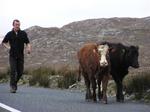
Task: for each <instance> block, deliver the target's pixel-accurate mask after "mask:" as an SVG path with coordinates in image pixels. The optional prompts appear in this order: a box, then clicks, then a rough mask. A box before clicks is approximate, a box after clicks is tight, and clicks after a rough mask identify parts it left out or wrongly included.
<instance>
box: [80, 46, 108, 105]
mask: <svg viewBox="0 0 150 112" xmlns="http://www.w3.org/2000/svg"><path fill="white" fill-rule="evenodd" d="M108 51H109V47H108V45H97V44H96V43H88V44H85V45H84V46H83V47H82V48H81V49H80V50H79V51H78V60H79V78H80V76H81V75H80V74H81V73H82V75H83V77H84V80H85V85H86V96H85V99H86V100H90V99H93V101H96V100H97V99H96V85H97V84H98V97H99V100H101V98H102V99H103V101H104V103H107V95H106V90H107V83H108V78H109V71H110V63H109V55H108ZM96 81H97V83H96ZM101 82H102V87H103V90H102V93H101V88H100V87H101ZM90 85H92V89H93V94H92V95H91V90H90Z"/></svg>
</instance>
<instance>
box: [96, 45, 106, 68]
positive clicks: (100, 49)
mask: <svg viewBox="0 0 150 112" xmlns="http://www.w3.org/2000/svg"><path fill="white" fill-rule="evenodd" d="M108 50H109V47H108V45H99V46H98V53H99V55H100V66H101V67H106V66H108V61H107V58H106V57H107V53H108Z"/></svg>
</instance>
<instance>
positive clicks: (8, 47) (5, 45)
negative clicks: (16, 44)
mask: <svg viewBox="0 0 150 112" xmlns="http://www.w3.org/2000/svg"><path fill="white" fill-rule="evenodd" d="M2 46H4V47H5V48H7V49H8V50H10V45H9V43H4V42H2Z"/></svg>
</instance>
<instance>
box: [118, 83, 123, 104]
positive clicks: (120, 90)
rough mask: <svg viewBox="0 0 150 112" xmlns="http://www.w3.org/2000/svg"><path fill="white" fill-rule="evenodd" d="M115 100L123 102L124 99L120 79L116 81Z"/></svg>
mask: <svg viewBox="0 0 150 112" xmlns="http://www.w3.org/2000/svg"><path fill="white" fill-rule="evenodd" d="M116 97H117V102H123V101H124V95H123V85H122V81H119V82H117V95H116Z"/></svg>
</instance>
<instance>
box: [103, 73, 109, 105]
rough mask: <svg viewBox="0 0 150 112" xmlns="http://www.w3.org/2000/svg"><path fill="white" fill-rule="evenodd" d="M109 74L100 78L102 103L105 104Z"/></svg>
mask: <svg viewBox="0 0 150 112" xmlns="http://www.w3.org/2000/svg"><path fill="white" fill-rule="evenodd" d="M108 80H109V75H108V74H106V75H104V77H103V80H102V88H103V89H102V90H103V91H102V92H103V103H104V104H107V85H108Z"/></svg>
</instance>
